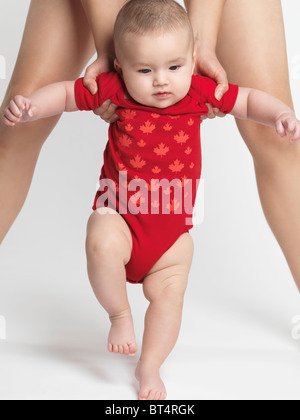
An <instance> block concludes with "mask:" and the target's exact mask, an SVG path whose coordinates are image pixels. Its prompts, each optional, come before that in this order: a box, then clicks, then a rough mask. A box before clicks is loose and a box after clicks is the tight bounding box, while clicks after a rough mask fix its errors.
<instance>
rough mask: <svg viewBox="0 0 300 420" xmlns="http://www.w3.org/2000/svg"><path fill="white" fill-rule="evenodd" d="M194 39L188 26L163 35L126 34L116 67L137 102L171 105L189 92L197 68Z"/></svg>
mask: <svg viewBox="0 0 300 420" xmlns="http://www.w3.org/2000/svg"><path fill="white" fill-rule="evenodd" d="M190 38H191V37H190V36H189V32H188V30H186V29H178V30H176V31H173V32H169V33H166V34H163V35H155V34H146V35H135V34H131V33H129V34H126V36H125V37H124V39H123V40H122V46H120V48H119V49H118V50H119V51H118V53H117V54H118V58H117V59H116V62H115V67H116V70H117V71H120V72H121V74H122V76H123V80H124V83H125V85H126V88H127V91H128V93H129V95H130V96H131V97H132V98H133V99H134V100H135V101H136V102H139V103H140V104H142V105H146V106H149V107H155V108H167V107H169V106H172V105H175V104H176V103H177V102H179V101H180V100H181V99H183V98H184V97H185V96H186V95H187V93H188V91H189V89H190V86H191V79H192V75H193V70H194V56H193V43H192V40H191V39H190Z"/></svg>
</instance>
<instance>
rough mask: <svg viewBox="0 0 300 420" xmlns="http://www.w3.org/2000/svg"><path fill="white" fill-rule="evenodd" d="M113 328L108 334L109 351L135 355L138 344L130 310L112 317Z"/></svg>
mask: <svg viewBox="0 0 300 420" xmlns="http://www.w3.org/2000/svg"><path fill="white" fill-rule="evenodd" d="M110 321H111V329H110V333H109V336H108V351H109V352H111V353H120V354H125V355H126V356H131V357H134V356H135V355H136V353H137V345H136V341H135V334H134V328H133V319H132V315H131V312H130V310H128V311H125V312H123V313H122V314H120V315H118V316H114V317H110Z"/></svg>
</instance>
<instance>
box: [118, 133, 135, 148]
mask: <svg viewBox="0 0 300 420" xmlns="http://www.w3.org/2000/svg"><path fill="white" fill-rule="evenodd" d="M119 142H120V143H121V145H122V146H124V147H130V146H131V144H132V141H131V140H130V138H129V137H128V136H127V135H126V134H124V135H123V136H122V137H119Z"/></svg>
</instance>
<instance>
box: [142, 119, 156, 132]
mask: <svg viewBox="0 0 300 420" xmlns="http://www.w3.org/2000/svg"><path fill="white" fill-rule="evenodd" d="M155 128H156V126H155V125H154V124H152V123H151V122H150V121H149V120H148V121H146V122H145V124H144V125H141V126H140V130H141V131H142V132H143V133H144V134H152V133H153V131H154V130H155Z"/></svg>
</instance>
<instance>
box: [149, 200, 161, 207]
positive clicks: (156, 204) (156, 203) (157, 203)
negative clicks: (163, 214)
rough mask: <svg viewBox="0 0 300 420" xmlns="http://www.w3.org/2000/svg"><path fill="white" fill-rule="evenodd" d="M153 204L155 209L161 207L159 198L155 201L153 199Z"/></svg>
mask: <svg viewBox="0 0 300 420" xmlns="http://www.w3.org/2000/svg"><path fill="white" fill-rule="evenodd" d="M151 206H152V207H153V208H154V209H158V208H159V206H160V204H159V202H158V201H157V200H155V201H153V202H152V203H151Z"/></svg>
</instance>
